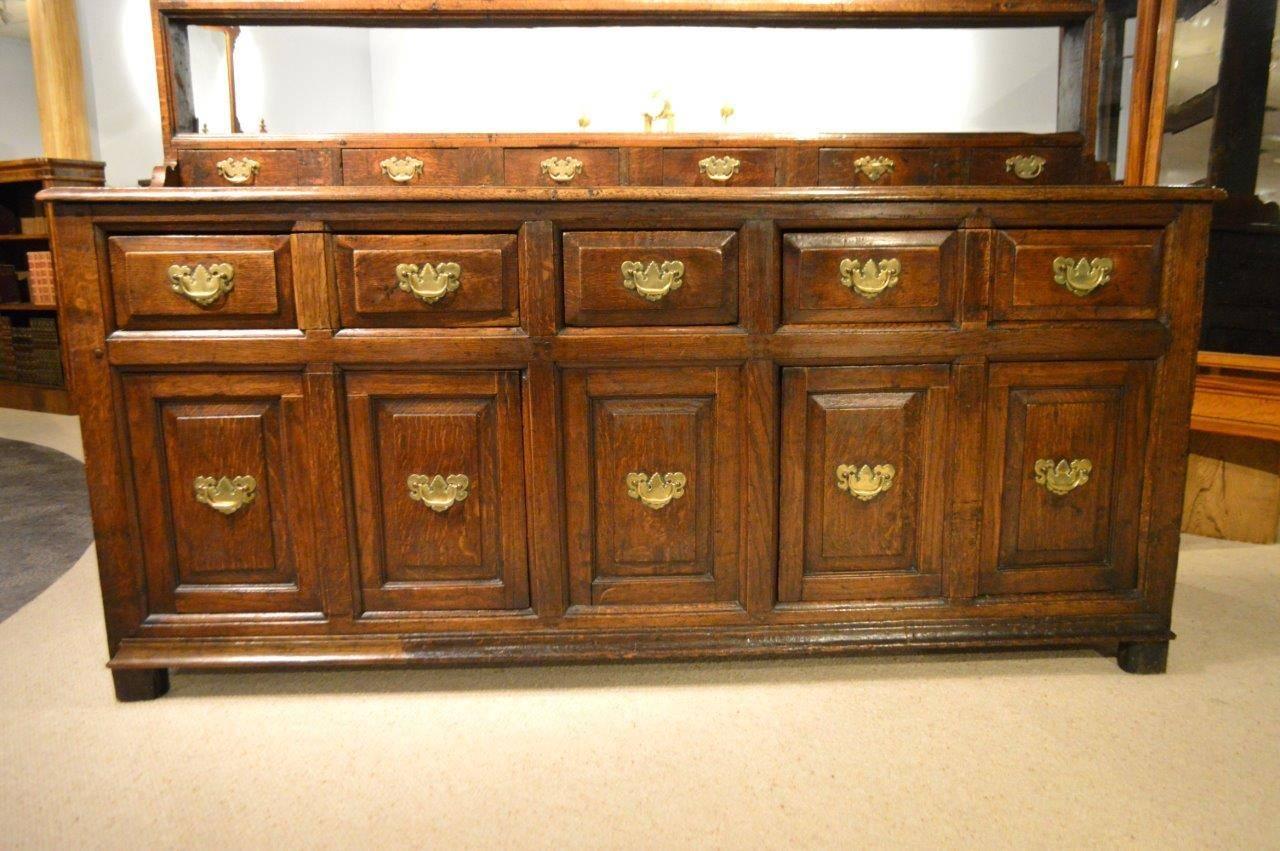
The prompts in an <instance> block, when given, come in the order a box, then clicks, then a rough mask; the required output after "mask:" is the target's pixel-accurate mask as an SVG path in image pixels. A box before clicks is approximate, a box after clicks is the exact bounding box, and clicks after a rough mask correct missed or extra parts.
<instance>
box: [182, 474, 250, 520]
mask: <svg viewBox="0 0 1280 851" xmlns="http://www.w3.org/2000/svg"><path fill="white" fill-rule="evenodd" d="M195 489H196V502H198V503H201V504H202V505H207V506H209V507H210V508H212V509H213V510H214V511H216V512H218V513H219V514H226V515H228V516H230V515H232V514H235V513H236V512H237V511H239V510H240V509H242V508H244V507H245V506H246V505H248V504H249V503H251V502H253V501H254V500H255V499H257V498H258V482H257V480H256V479H254V477H253V476H236V477H235V478H234V479H229V478H227V477H226V476H223V477H222V478H220V479H215V478H213V477H212V476H197V477H196V481H195Z"/></svg>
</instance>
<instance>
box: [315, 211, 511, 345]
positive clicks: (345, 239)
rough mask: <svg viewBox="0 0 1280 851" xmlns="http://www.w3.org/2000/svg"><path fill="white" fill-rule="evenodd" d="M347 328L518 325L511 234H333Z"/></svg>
mask: <svg viewBox="0 0 1280 851" xmlns="http://www.w3.org/2000/svg"><path fill="white" fill-rule="evenodd" d="M334 250H335V253H336V255H337V280H338V303H339V310H340V312H341V315H342V325H343V327H346V328H361V327H364V328H443V327H485V326H491V327H492V326H497V327H512V326H516V325H519V324H520V314H519V302H520V268H519V259H518V254H517V251H516V236H515V234H421V235H417V234H415V235H412V236H406V235H395V236H376V235H364V234H362V235H342V236H337V237H335V238H334Z"/></svg>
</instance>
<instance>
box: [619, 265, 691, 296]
mask: <svg viewBox="0 0 1280 851" xmlns="http://www.w3.org/2000/svg"><path fill="white" fill-rule="evenodd" d="M622 286H623V287H625V288H626V289H629V290H631V291H632V292H633V293H635V294H636V295H638V296H640V297H641V298H643V299H645V300H647V301H662V299H663V298H665V297H666V295H667V293H671V292H675V291H676V290H678V289H680V288H681V287H682V286H684V263H682V262H680V261H679V260H667V261H665V262H663V264H662V265H661V266H659V265H658V264H657V262H656V261H650V262H649V264H648V265H645V264H644V263H638V262H636V261H634V260H628V261H627V262H625V263H623V264H622Z"/></svg>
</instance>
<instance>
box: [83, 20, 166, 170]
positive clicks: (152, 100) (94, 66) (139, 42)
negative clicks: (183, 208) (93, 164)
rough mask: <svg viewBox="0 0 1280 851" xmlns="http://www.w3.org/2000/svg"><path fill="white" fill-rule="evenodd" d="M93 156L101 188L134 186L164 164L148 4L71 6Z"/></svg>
mask: <svg viewBox="0 0 1280 851" xmlns="http://www.w3.org/2000/svg"><path fill="white" fill-rule="evenodd" d="M76 8H77V11H78V12H79V15H80V40H81V43H82V46H83V53H84V66H85V88H86V90H87V91H86V95H87V97H88V101H89V123H90V125H91V128H92V130H93V138H94V142H95V144H94V156H96V157H97V158H98V159H100V160H103V161H105V162H106V164H107V185H109V186H137V185H138V181H139V180H145V179H150V177H151V170H152V169H153V168H155V167H156V166H157V165H160V164H161V163H162V162H163V161H164V146H163V141H162V139H161V138H160V103H159V96H158V95H157V94H156V72H155V58H154V57H155V48H154V46H153V44H152V38H151V10H150V4H149V3H148V0H77V4H76Z"/></svg>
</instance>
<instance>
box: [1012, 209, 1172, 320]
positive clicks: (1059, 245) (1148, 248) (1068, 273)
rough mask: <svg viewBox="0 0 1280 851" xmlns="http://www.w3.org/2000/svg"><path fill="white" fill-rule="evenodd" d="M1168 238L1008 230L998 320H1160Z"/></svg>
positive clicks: (1138, 233)
mask: <svg viewBox="0 0 1280 851" xmlns="http://www.w3.org/2000/svg"><path fill="white" fill-rule="evenodd" d="M1163 241H1164V234H1163V232H1162V231H1151V230H1065V229H1064V230H1037V231H1028V230H1006V231H1000V232H998V233H997V234H996V239H995V264H994V265H995V287H994V290H993V292H992V304H991V315H992V318H993V319H997V320H1002V319H1003V320H1046V321H1048V320H1055V319H1067V320H1072V319H1074V320H1094V319H1154V318H1156V316H1157V314H1158V309H1159V302H1160V280H1161V264H1162V254H1163V252H1162V244H1163Z"/></svg>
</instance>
